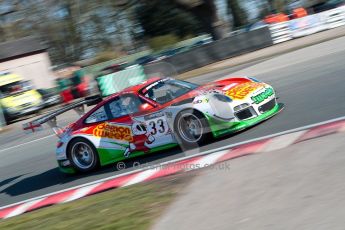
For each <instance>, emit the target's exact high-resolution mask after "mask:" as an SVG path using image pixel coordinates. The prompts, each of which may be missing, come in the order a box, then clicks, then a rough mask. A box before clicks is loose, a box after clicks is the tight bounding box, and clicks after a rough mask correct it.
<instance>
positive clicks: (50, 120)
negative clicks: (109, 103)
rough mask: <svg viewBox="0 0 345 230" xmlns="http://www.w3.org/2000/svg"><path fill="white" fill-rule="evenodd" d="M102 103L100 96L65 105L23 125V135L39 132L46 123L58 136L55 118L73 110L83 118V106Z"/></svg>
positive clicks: (58, 130) (58, 131)
mask: <svg viewBox="0 0 345 230" xmlns="http://www.w3.org/2000/svg"><path fill="white" fill-rule="evenodd" d="M101 101H102V97H101V96H100V95H94V96H90V97H86V98H85V99H83V100H81V101H77V102H74V103H72V104H70V105H67V106H65V107H63V108H61V109H58V110H55V111H53V112H50V113H47V114H45V115H44V116H41V117H39V118H37V119H35V120H33V121H30V122H28V123H25V124H23V130H24V131H25V133H31V132H33V133H34V132H36V131H40V130H42V129H43V127H42V125H43V124H45V123H47V124H48V125H49V126H50V127H51V128H52V129H53V131H54V132H55V134H56V135H58V136H59V134H60V133H61V128H60V127H58V125H57V119H56V117H57V116H59V115H61V114H63V113H65V112H67V111H69V110H72V109H73V110H74V111H76V112H77V114H78V115H79V116H83V115H84V114H85V108H84V105H87V106H92V105H96V104H98V103H100V102H101Z"/></svg>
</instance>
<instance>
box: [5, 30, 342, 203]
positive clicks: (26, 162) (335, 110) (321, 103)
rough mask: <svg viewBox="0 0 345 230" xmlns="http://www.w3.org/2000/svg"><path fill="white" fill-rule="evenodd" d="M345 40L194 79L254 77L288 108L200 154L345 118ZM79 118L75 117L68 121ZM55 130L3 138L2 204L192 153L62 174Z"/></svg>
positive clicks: (174, 152)
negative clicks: (276, 93) (91, 170)
mask: <svg viewBox="0 0 345 230" xmlns="http://www.w3.org/2000/svg"><path fill="white" fill-rule="evenodd" d="M344 43H345V38H344V37H343V38H339V39H335V40H332V41H328V42H325V43H321V44H318V45H314V46H311V47H308V48H304V49H301V50H298V51H295V52H291V53H288V54H284V55H280V56H277V57H274V58H271V59H269V60H265V61H262V62H260V63H259V62H257V63H251V64H252V65H250V66H248V65H243V66H240V67H236V68H229V69H226V70H222V71H218V72H214V73H211V74H206V75H203V76H199V77H198V78H194V79H192V81H194V82H198V83H202V82H207V81H211V80H215V79H218V78H222V77H224V76H225V75H228V74H229V75H235V76H239V75H241V76H253V77H256V78H258V79H261V80H263V81H266V82H268V83H270V84H271V85H273V86H274V87H275V89H276V91H277V92H278V95H279V97H280V99H279V100H280V102H283V103H284V104H285V105H286V108H285V110H284V111H283V112H282V113H280V114H279V115H277V116H275V117H273V118H272V119H270V120H268V121H266V122H264V123H262V124H260V125H257V126H255V127H253V128H251V129H249V130H246V131H244V132H242V133H239V134H237V135H234V136H228V137H225V138H222V139H220V140H216V141H214V142H212V143H209V144H207V145H205V146H203V147H201V148H200V149H198V150H194V151H192V152H195V151H204V150H210V149H214V148H217V147H221V146H224V145H228V144H232V143H237V142H241V141H245V140H250V139H253V138H257V137H261V136H265V135H269V134H273V133H277V132H281V131H285V130H289V129H293V128H297V127H301V126H305V125H309V124H313V123H317V122H321V121H325V120H329V119H333V118H337V117H341V116H345V102H344V99H345V84H344V82H345V76H344V73H345V66H344V63H345V46H344V45H343V44H344ZM75 118H76V117H75V116H74V115H73V113H69V114H67V115H65V116H64V117H63V123H67V122H68V121H69V120H73V119H75ZM50 135H51V133H50V131H49V130H48V131H43V132H41V133H38V134H35V135H24V134H23V133H22V132H21V131H20V130H19V129H14V130H10V131H8V132H6V133H3V134H0V145H1V149H0V159H1V160H0V206H4V205H7V204H11V203H14V202H18V201H22V200H25V199H29V198H32V197H35V196H39V195H43V194H46V193H50V192H54V191H58V190H61V189H66V188H69V187H72V186H76V185H80V184H83V183H87V182H90V181H94V180H97V179H101V178H105V177H109V176H113V175H115V174H119V173H122V172H127V171H130V170H132V168H131V166H132V165H133V162H134V161H139V162H140V163H142V164H144V163H150V164H157V163H159V162H164V161H168V160H172V159H176V158H179V157H183V156H185V155H188V154H191V153H192V152H181V151H180V150H179V149H174V150H171V151H169V152H162V153H159V154H154V155H149V156H147V157H144V158H140V159H135V160H133V161H128V162H126V164H127V169H125V170H121V171H118V170H117V169H116V165H112V166H109V167H106V168H104V169H101V170H100V171H98V172H95V173H92V174H88V175H74V176H68V175H64V174H61V173H60V172H59V171H58V169H57V167H56V162H55V156H54V148H55V142H56V140H57V139H56V137H54V136H50Z"/></svg>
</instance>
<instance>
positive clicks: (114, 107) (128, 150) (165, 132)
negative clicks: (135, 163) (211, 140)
mask: <svg viewBox="0 0 345 230" xmlns="http://www.w3.org/2000/svg"><path fill="white" fill-rule="evenodd" d="M104 110H105V112H106V114H107V117H108V118H109V119H108V120H107V121H106V122H105V123H104V124H103V126H101V127H100V128H102V129H100V130H99V133H100V135H102V136H103V138H101V140H100V153H101V154H102V153H103V155H106V156H108V157H110V158H111V159H114V158H115V159H120V158H123V157H129V156H132V155H133V154H135V155H140V154H144V153H148V152H152V151H153V150H158V149H159V148H160V147H162V146H163V145H167V144H170V143H172V142H174V140H173V138H172V135H171V132H170V129H169V126H168V123H167V121H166V118H165V115H164V114H163V113H161V112H154V113H151V111H152V110H154V105H153V104H151V103H149V102H148V101H145V100H144V99H142V98H140V97H138V96H137V95H135V94H132V93H128V94H123V95H120V96H118V97H115V98H114V99H112V100H111V101H109V102H107V103H106V104H105V105H104ZM109 160H110V159H109Z"/></svg>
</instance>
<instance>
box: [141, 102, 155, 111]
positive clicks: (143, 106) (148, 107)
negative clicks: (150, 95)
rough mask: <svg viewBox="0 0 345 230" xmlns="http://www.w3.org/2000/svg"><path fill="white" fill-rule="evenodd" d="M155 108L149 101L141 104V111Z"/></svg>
mask: <svg viewBox="0 0 345 230" xmlns="http://www.w3.org/2000/svg"><path fill="white" fill-rule="evenodd" d="M153 108H154V107H153V106H152V105H151V104H149V103H144V104H141V105H140V106H139V110H140V112H144V111H149V110H151V109H153Z"/></svg>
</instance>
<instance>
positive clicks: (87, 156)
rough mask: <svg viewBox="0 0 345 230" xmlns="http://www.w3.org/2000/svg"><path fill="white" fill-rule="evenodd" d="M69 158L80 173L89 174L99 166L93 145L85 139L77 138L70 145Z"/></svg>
mask: <svg viewBox="0 0 345 230" xmlns="http://www.w3.org/2000/svg"><path fill="white" fill-rule="evenodd" d="M68 158H69V160H70V162H71V164H72V166H73V167H74V168H75V169H76V170H77V171H79V172H89V171H92V170H94V169H95V168H97V167H98V165H99V158H98V154H97V150H96V148H95V147H94V146H93V144H92V143H91V142H90V141H88V140H86V139H84V138H75V139H73V140H72V141H71V142H70V144H69V145H68Z"/></svg>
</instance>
